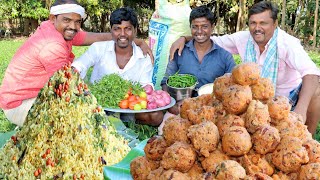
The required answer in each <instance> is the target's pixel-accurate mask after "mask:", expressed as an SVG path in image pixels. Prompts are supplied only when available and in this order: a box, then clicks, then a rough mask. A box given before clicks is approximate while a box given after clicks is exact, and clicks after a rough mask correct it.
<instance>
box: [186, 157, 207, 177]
mask: <svg viewBox="0 0 320 180" xmlns="http://www.w3.org/2000/svg"><path fill="white" fill-rule="evenodd" d="M203 173H204V171H203V169H202V167H201V164H200V163H199V162H198V161H196V162H195V163H194V164H193V166H192V167H191V169H190V170H189V171H188V172H187V175H188V177H190V178H191V179H194V180H196V179H202V177H203Z"/></svg>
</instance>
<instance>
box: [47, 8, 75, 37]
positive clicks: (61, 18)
mask: <svg viewBox="0 0 320 180" xmlns="http://www.w3.org/2000/svg"><path fill="white" fill-rule="evenodd" d="M50 20H51V22H53V25H54V27H55V28H56V30H57V31H59V32H60V33H61V34H62V35H63V37H64V39H65V40H66V41H70V40H72V39H73V38H74V36H75V35H76V34H77V32H78V31H79V30H80V27H81V16H80V15H79V14H77V13H65V14H59V15H50Z"/></svg>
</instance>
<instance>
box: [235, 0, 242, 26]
mask: <svg viewBox="0 0 320 180" xmlns="http://www.w3.org/2000/svg"><path fill="white" fill-rule="evenodd" d="M243 4H244V0H239V13H238V19H237V26H236V31H240V29H241V16H243V8H242V6H243Z"/></svg>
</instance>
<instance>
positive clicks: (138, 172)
mask: <svg viewBox="0 0 320 180" xmlns="http://www.w3.org/2000/svg"><path fill="white" fill-rule="evenodd" d="M151 171H152V169H151V164H150V162H149V161H148V159H147V158H146V157H145V156H139V157H136V158H135V159H134V160H132V161H131V163H130V173H131V176H132V178H133V179H134V180H144V179H147V176H148V175H149V173H150V172H151Z"/></svg>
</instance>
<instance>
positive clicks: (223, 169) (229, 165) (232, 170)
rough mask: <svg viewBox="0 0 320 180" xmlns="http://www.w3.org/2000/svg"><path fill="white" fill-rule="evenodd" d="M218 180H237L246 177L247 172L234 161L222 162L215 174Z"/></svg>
mask: <svg viewBox="0 0 320 180" xmlns="http://www.w3.org/2000/svg"><path fill="white" fill-rule="evenodd" d="M214 174H215V176H216V179H217V180H225V179H228V180H233V179H234V180H236V179H243V178H244V177H246V170H244V168H243V167H242V166H241V165H240V164H239V163H237V162H236V161H233V160H225V161H222V162H220V163H219V164H218V165H217V167H216V169H215V172H214Z"/></svg>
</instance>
